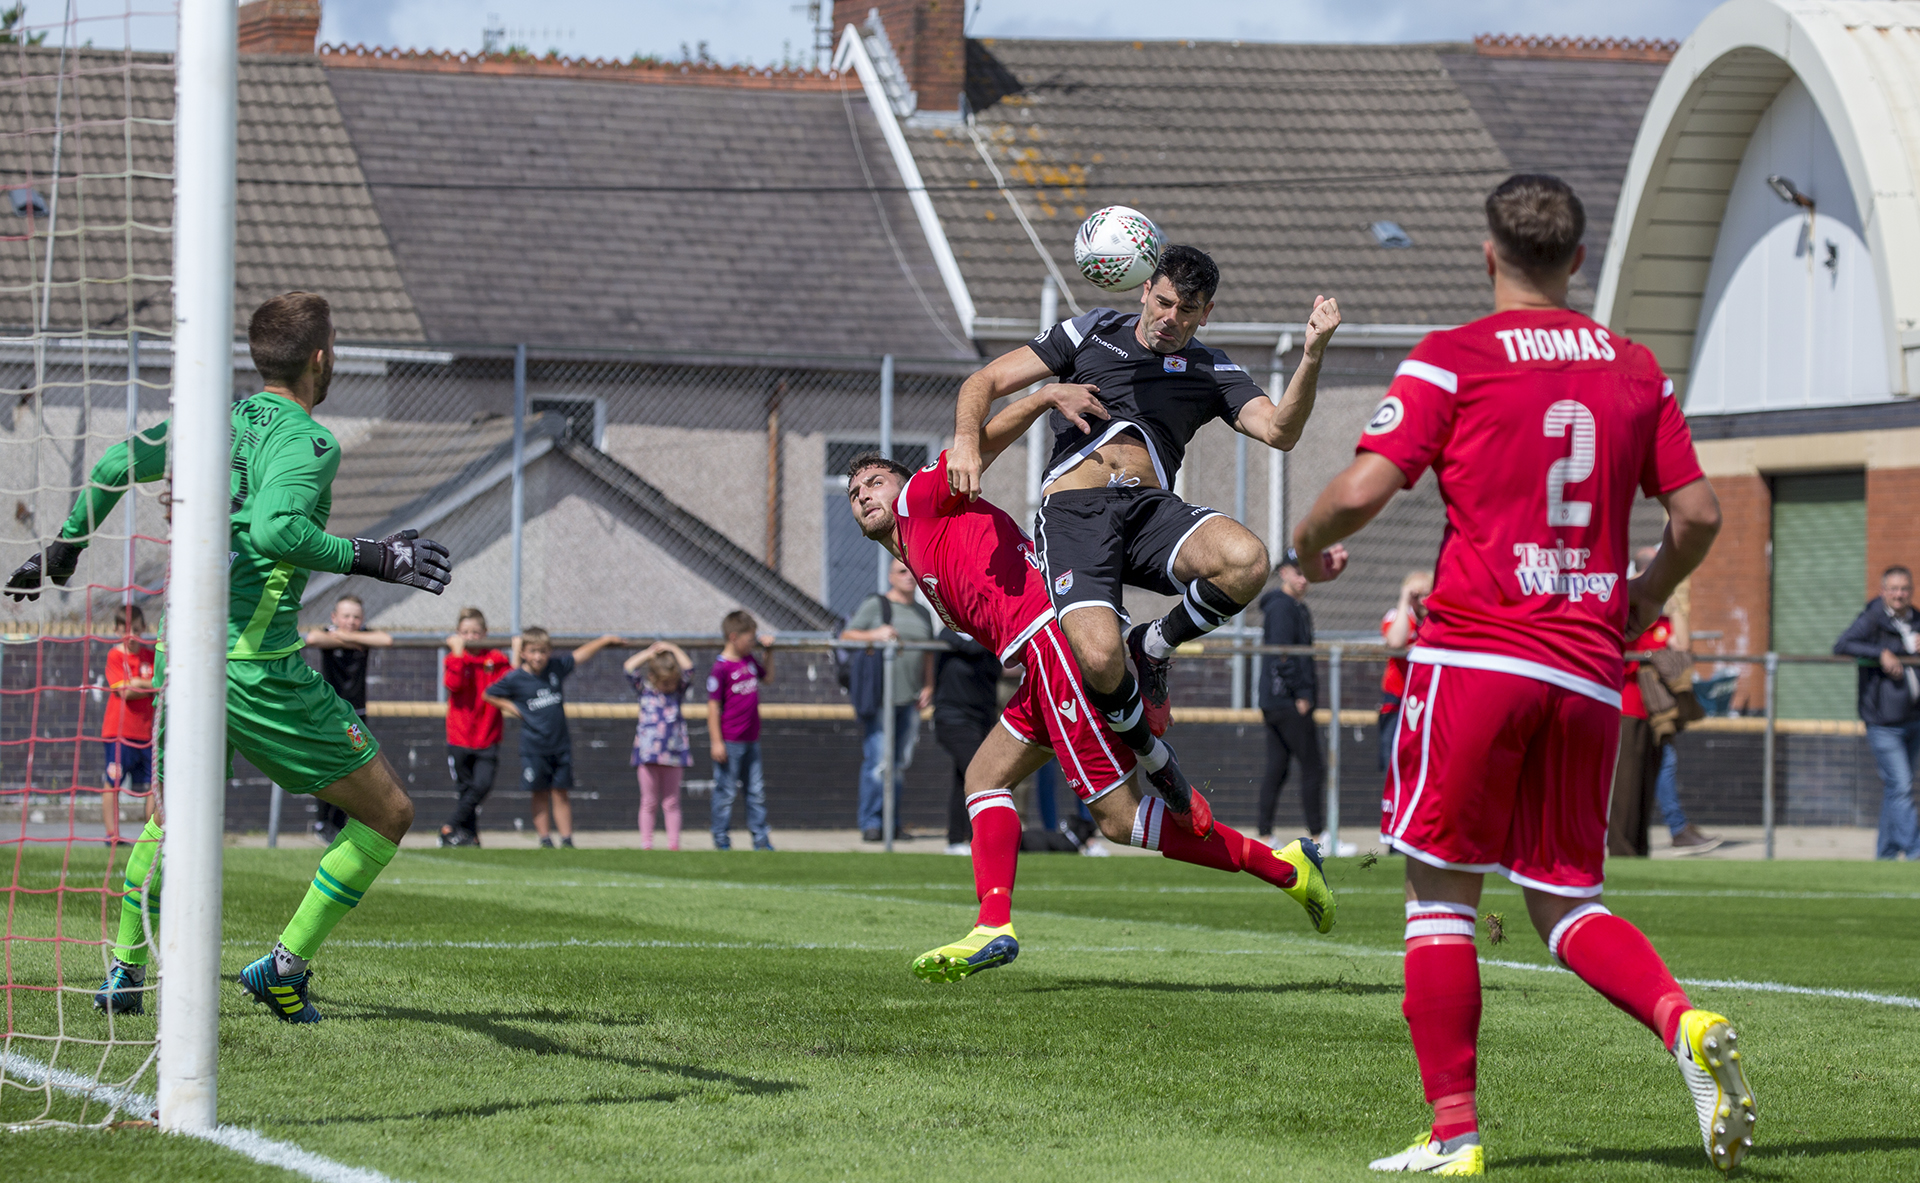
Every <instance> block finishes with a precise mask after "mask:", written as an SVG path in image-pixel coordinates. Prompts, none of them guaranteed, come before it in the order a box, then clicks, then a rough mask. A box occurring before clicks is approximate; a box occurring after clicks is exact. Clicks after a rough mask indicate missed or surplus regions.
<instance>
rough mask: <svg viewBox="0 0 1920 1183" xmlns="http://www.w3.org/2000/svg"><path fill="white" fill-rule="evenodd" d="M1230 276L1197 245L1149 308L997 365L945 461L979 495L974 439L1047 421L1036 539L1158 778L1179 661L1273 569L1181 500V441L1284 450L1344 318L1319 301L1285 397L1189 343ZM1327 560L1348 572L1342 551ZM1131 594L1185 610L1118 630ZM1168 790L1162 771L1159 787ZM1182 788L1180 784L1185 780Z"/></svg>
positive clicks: (1241, 539)
mask: <svg viewBox="0 0 1920 1183" xmlns="http://www.w3.org/2000/svg"><path fill="white" fill-rule="evenodd" d="M1219 280H1220V273H1219V270H1218V268H1216V267H1215V266H1214V263H1213V260H1212V259H1210V258H1208V257H1207V255H1206V254H1205V253H1204V252H1202V251H1199V250H1197V249H1195V248H1193V247H1188V246H1172V247H1169V248H1167V250H1166V251H1165V252H1164V253H1163V254H1162V255H1161V257H1160V263H1159V266H1158V267H1157V268H1156V269H1155V271H1154V273H1153V277H1152V279H1150V280H1149V281H1148V283H1147V284H1146V285H1145V286H1144V287H1143V289H1142V291H1141V297H1140V309H1139V311H1138V312H1121V311H1117V310H1115V309H1111V308H1096V309H1094V310H1093V311H1091V312H1087V313H1085V314H1083V315H1080V316H1077V317H1075V318H1073V319H1072V320H1069V321H1065V322H1062V323H1061V324H1058V325H1054V326H1053V327H1051V328H1049V329H1047V330H1046V331H1044V332H1042V333H1041V334H1040V335H1039V336H1037V337H1035V338H1034V339H1033V340H1032V341H1031V342H1029V343H1028V344H1026V345H1023V346H1021V347H1019V348H1017V349H1015V350H1013V351H1012V352H1010V353H1007V354H1004V355H1002V356H1001V357H998V358H996V359H994V361H992V362H991V363H989V364H988V365H987V366H986V367H985V368H984V369H982V370H980V371H979V372H978V373H976V374H974V375H973V376H972V377H970V378H968V379H967V381H966V383H965V384H963V385H962V386H961V389H960V397H959V406H958V409H957V411H956V414H955V422H954V446H953V449H952V452H951V453H950V455H949V457H948V477H949V480H950V481H951V482H952V485H953V489H954V491H955V492H956V493H963V494H968V495H971V496H978V494H979V472H980V468H981V465H980V462H979V455H980V446H981V442H982V441H983V440H985V439H987V438H989V437H992V438H994V439H1001V438H1003V437H1006V436H1008V435H1009V434H1010V433H1012V432H1014V431H1017V430H1024V429H1025V427H1026V426H1027V425H1028V424H1030V423H1031V422H1033V421H1034V420H1035V419H1037V418H1038V417H1039V415H1040V414H1041V413H1043V410H1044V413H1046V414H1047V418H1048V421H1049V425H1050V427H1051V428H1052V432H1053V450H1052V455H1051V457H1050V459H1049V460H1048V464H1047V472H1046V480H1045V488H1044V492H1045V500H1044V502H1043V503H1042V505H1041V508H1040V511H1039V514H1038V516H1037V517H1036V518H1035V520H1034V541H1035V543H1036V545H1037V547H1038V550H1039V554H1040V558H1041V561H1042V563H1043V565H1044V569H1045V572H1046V576H1047V585H1048V588H1049V590H1050V592H1051V594H1052V596H1053V603H1054V610H1055V612H1056V613H1057V614H1058V615H1059V618H1060V625H1061V630H1062V631H1063V632H1065V633H1066V635H1067V638H1068V641H1069V642H1070V643H1071V644H1072V646H1073V651H1074V656H1075V657H1076V658H1077V659H1078V661H1079V664H1080V667H1081V671H1082V673H1083V675H1084V677H1085V680H1086V686H1087V690H1088V692H1089V698H1090V699H1091V700H1092V701H1093V703H1094V705H1095V706H1097V707H1098V708H1099V709H1100V710H1101V712H1102V713H1103V714H1104V715H1105V716H1106V717H1107V720H1108V723H1109V725H1110V727H1111V728H1112V729H1113V730H1114V731H1115V733H1117V734H1119V735H1120V736H1121V737H1122V738H1123V739H1125V740H1126V742H1127V743H1128V745H1129V746H1131V747H1133V748H1134V749H1135V751H1137V752H1139V753H1140V754H1141V756H1142V762H1143V764H1144V765H1145V766H1146V767H1148V768H1149V770H1152V769H1153V768H1154V767H1155V762H1156V760H1159V759H1161V757H1162V754H1163V753H1164V754H1165V755H1167V756H1170V755H1171V753H1170V752H1167V751H1166V749H1165V745H1164V744H1162V743H1160V742H1159V741H1157V739H1156V738H1155V737H1157V736H1158V735H1160V734H1162V733H1163V732H1164V731H1165V730H1166V719H1167V711H1168V704H1167V692H1166V674H1167V666H1168V664H1169V662H1170V659H1171V657H1172V654H1173V651H1174V650H1175V649H1176V648H1178V647H1179V646H1180V645H1182V644H1184V643H1186V642H1187V641H1191V640H1194V639H1196V638H1198V637H1201V636H1204V635H1206V634H1207V633H1209V632H1211V631H1213V630H1214V629H1216V628H1218V627H1220V626H1221V625H1222V624H1225V623H1226V622H1227V621H1228V620H1231V619H1232V618H1233V617H1234V616H1236V615H1238V614H1239V613H1240V611H1241V610H1242V609H1243V608H1245V607H1246V606H1247V605H1248V604H1249V603H1251V602H1252V601H1253V599H1254V597H1255V596H1257V595H1258V594H1259V592H1260V589H1261V587H1262V585H1263V584H1264V583H1265V582H1266V579H1267V575H1268V569H1267V563H1268V558H1267V549H1266V547H1265V545H1263V544H1262V543H1261V541H1260V540H1259V538H1257V537H1255V536H1254V534H1253V533H1252V532H1251V531H1249V530H1248V529H1247V528H1246V527H1245V526H1243V525H1241V524H1240V523H1239V522H1236V521H1234V520H1233V519H1232V518H1230V517H1228V516H1227V515H1225V514H1222V513H1220V512H1218V511H1216V510H1213V509H1209V508H1207V507H1205V506H1195V505H1188V504H1187V503H1186V502H1184V501H1182V500H1181V499H1180V497H1179V496H1177V495H1176V494H1175V493H1173V492H1172V489H1173V483H1174V478H1175V476H1176V475H1177V474H1178V472H1179V470H1180V465H1181V463H1182V462H1183V461H1184V459H1185V457H1186V450H1187V445H1188V444H1190V443H1191V442H1192V440H1193V437H1194V434H1195V433H1196V432H1198V431H1199V430H1200V428H1202V427H1204V426H1205V425H1206V424H1207V423H1209V422H1211V421H1212V420H1215V419H1220V420H1224V421H1225V422H1226V423H1227V424H1228V425H1230V426H1231V427H1233V429H1234V430H1235V431H1238V432H1240V433H1241V434H1242V435H1246V436H1248V437H1250V438H1252V439H1255V440H1258V441H1260V442H1261V443H1264V444H1266V445H1268V446H1269V447H1274V448H1279V449H1281V450H1282V451H1285V450H1289V449H1291V448H1292V447H1293V445H1294V443H1295V442H1297V441H1298V440H1299V438H1300V433H1301V431H1302V430H1303V429H1304V428H1305V427H1306V422H1307V418H1308V416H1309V415H1310V414H1311V413H1312V410H1313V401H1314V393H1315V389H1316V386H1317V384H1318V381H1319V373H1320V363H1321V359H1322V357H1323V356H1324V354H1325V351H1326V347H1327V342H1328V340H1329V339H1330V338H1331V337H1332V335H1333V332H1334V330H1335V329H1337V328H1338V327H1339V325H1340V309H1339V305H1338V304H1337V303H1336V302H1335V301H1334V300H1332V299H1329V298H1325V297H1316V298H1315V300H1314V306H1313V310H1312V313H1311V315H1310V316H1309V319H1308V322H1307V331H1306V333H1305V337H1304V352H1303V358H1302V361H1301V364H1300V366H1299V368H1298V369H1297V370H1295V371H1294V374H1293V377H1292V380H1291V381H1290V382H1289V383H1288V385H1287V390H1286V393H1285V394H1284V396H1282V397H1281V398H1280V399H1279V400H1277V401H1276V400H1274V399H1272V398H1270V397H1269V396H1268V395H1267V393H1266V392H1265V391H1264V390H1262V389H1261V388H1260V386H1259V385H1258V384H1257V383H1255V382H1254V380H1253V378H1252V376H1251V375H1249V374H1248V373H1247V372H1246V371H1245V370H1244V369H1242V368H1241V367H1240V366H1239V365H1238V364H1236V363H1235V362H1234V361H1233V360H1232V358H1230V357H1229V356H1228V355H1227V354H1225V353H1223V352H1221V351H1220V350H1218V349H1214V348H1211V347H1209V346H1207V345H1205V344H1203V343H1201V342H1199V341H1197V340H1195V339H1194V337H1195V334H1196V333H1197V332H1198V331H1199V329H1200V327H1201V326H1202V325H1204V324H1205V323H1206V320H1207V316H1208V315H1209V314H1210V313H1211V312H1212V310H1213V295H1214V291H1215V289H1216V288H1217V287H1218V286H1219ZM1036 382H1047V383H1048V385H1047V386H1045V387H1043V388H1042V389H1041V390H1040V391H1039V392H1037V393H1036V395H1035V396H1034V397H1032V398H1027V399H1021V400H1019V401H1018V402H1016V403H1015V404H1014V405H1011V406H1009V407H1007V408H1006V409H1005V410H1003V411H1002V412H1001V414H1000V415H999V416H996V417H995V418H994V419H993V421H992V422H990V423H989V422H988V421H987V413H988V411H989V410H990V408H991V407H992V404H993V402H994V401H995V400H997V399H1000V398H1003V397H1006V396H1008V395H1011V394H1014V393H1016V392H1018V391H1020V390H1021V389H1023V388H1025V387H1027V386H1030V385H1032V384H1033V383H1036ZM1330 560H1331V561H1333V562H1335V563H1337V564H1340V565H1344V560H1345V552H1344V551H1342V552H1340V554H1338V555H1335V556H1330ZM1124 584H1131V585H1133V586H1135V587H1141V588H1146V589H1148V590H1150V591H1156V592H1160V593H1162V594H1165V595H1177V596H1179V597H1181V603H1180V604H1179V605H1178V606H1176V607H1175V608H1174V609H1173V610H1172V611H1171V612H1169V613H1168V614H1167V615H1166V616H1163V617H1161V618H1160V619H1159V620H1155V621H1150V622H1147V623H1144V624H1140V625H1138V626H1135V627H1133V628H1132V629H1131V630H1129V631H1128V632H1127V633H1126V634H1125V636H1124V637H1123V636H1122V633H1121V628H1122V624H1123V622H1124V620H1125V617H1124V613H1123V610H1122V607H1121V587H1122V585H1124ZM1129 656H1131V657H1132V658H1133V664H1134V667H1135V668H1136V669H1137V670H1138V671H1139V678H1138V679H1137V680H1136V678H1135V677H1134V675H1133V673H1131V672H1129V671H1128V669H1127V661H1126V659H1127V657H1129ZM1163 779H1166V778H1165V777H1156V778H1154V780H1155V785H1156V787H1161V786H1160V782H1161V780H1163ZM1173 779H1175V780H1179V778H1178V773H1177V770H1176V771H1175V772H1174V773H1173ZM1176 789H1177V791H1184V781H1180V783H1179V785H1178V786H1176ZM1169 804H1175V805H1176V806H1177V802H1176V801H1174V800H1172V799H1171V798H1170V800H1169Z"/></svg>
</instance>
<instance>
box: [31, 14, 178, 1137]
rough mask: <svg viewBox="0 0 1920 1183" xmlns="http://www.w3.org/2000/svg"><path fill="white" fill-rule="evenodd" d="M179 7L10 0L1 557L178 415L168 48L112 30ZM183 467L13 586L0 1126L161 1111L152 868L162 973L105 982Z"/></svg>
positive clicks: (146, 34)
mask: <svg viewBox="0 0 1920 1183" xmlns="http://www.w3.org/2000/svg"><path fill="white" fill-rule="evenodd" d="M106 9H112V10H113V11H112V12H111V14H110V15H102V13H103V11H104V10H106ZM147 10H152V11H147ZM173 20H174V15H173V11H172V5H170V4H166V3H164V0H162V2H148V3H145V4H144V5H142V3H141V0H126V2H125V3H124V4H122V3H111V2H110V3H99V2H95V3H82V4H75V3H71V2H65V3H63V0H33V2H32V3H31V5H30V6H22V5H19V4H18V3H17V2H16V0H0V22H4V24H5V28H4V30H3V31H0V178H4V185H5V188H6V193H7V198H8V205H7V207H6V208H4V209H0V575H4V574H5V573H8V572H12V571H14V570H15V569H16V568H17V567H19V565H20V564H21V563H23V562H25V561H27V560H28V559H30V558H31V557H32V556H34V555H36V554H41V553H44V552H45V550H46V548H47V544H48V543H49V542H50V541H52V540H54V539H56V538H58V537H60V536H61V532H62V526H63V523H65V522H66V520H67V518H68V514H69V510H70V509H71V508H72V507H73V506H74V505H75V504H76V503H77V502H78V503H80V504H85V503H86V502H87V498H85V497H84V496H83V494H85V492H86V491H87V486H88V484H89V479H90V474H92V473H94V471H95V468H96V466H97V465H100V462H101V461H102V460H103V458H109V457H110V456H111V455H112V454H113V453H114V452H115V450H116V449H117V450H119V451H120V452H121V453H122V454H124V453H125V452H126V451H127V450H128V449H129V447H130V443H129V441H130V437H132V436H133V434H134V433H135V432H136V431H139V430H143V429H147V428H151V427H153V426H154V425H156V424H158V423H159V422H160V421H161V420H163V419H165V418H166V417H167V412H168V398H169V388H170V385H171V374H172V349H171V342H170V340H169V334H170V332H171V327H172V317H173V311H172V305H171V299H170V284H171V279H170V274H171V270H172V262H171V260H172V253H173V252H172V231H171V226H170V223H171V219H172V196H171V188H172V176H171V172H172V166H171V162H172V158H173V150H172V142H173V127H172V124H173V106H174V95H173V83H174V79H173V66H172V60H171V56H170V55H169V54H165V53H155V52H134V51H131V50H129V49H125V48H119V49H110V48H99V47H101V46H112V45H121V46H125V45H130V44H134V43H144V44H156V43H158V44H163V45H164V44H166V43H167V42H168V41H169V40H170V37H171V28H172V22H173ZM111 468H112V465H111V464H108V465H105V466H102V471H108V470H111ZM165 488H166V483H165V482H162V481H156V482H152V483H147V484H134V485H133V487H132V489H131V491H130V492H128V493H127V495H126V496H124V497H123V498H122V499H121V500H120V501H119V504H118V505H116V506H114V507H113V508H112V509H111V510H110V511H106V512H102V513H100V514H98V515H97V516H98V517H99V520H86V519H87V518H88V517H89V515H88V514H87V513H85V512H83V513H82V514H81V518H82V521H81V524H80V529H81V532H83V533H85V534H86V535H87V536H88V546H87V549H86V551H85V553H84V554H83V555H82V556H81V558H80V561H79V565H78V569H77V572H76V573H75V574H74V576H73V577H72V579H71V581H70V582H69V583H68V585H67V586H66V587H65V588H48V589H47V590H46V592H45V593H44V594H41V595H40V596H39V597H38V598H37V599H34V600H23V601H16V600H14V599H13V598H7V599H4V600H0V631H3V632H4V637H3V638H0V640H3V641H4V644H0V654H3V656H0V860H4V862H3V863H0V894H3V895H4V899H0V910H3V912H4V915H0V962H3V964H0V973H3V974H4V977H3V979H0V1006H3V1007H4V1012H5V1013H4V1016H0V1021H4V1024H5V1027H4V1032H5V1033H4V1042H3V1043H0V1126H7V1127H12V1128H24V1127H32V1126H50V1125H67V1126H98V1125H104V1124H108V1123H111V1122H114V1121H117V1120H122V1119H125V1118H134V1119H145V1118H147V1117H148V1116H149V1113H147V1112H128V1110H129V1109H130V1108H133V1107H136V1105H137V1102H136V1101H135V1100H134V1098H136V1097H138V1096H139V1095H140V1094H141V1093H143V1092H148V1091H150V1089H151V1084H152V1080H151V1071H152V1068H153V1065H154V1063H155V1058H156V1052H157V1041H156V1036H155V1023H156V1018H157V1016H156V1012H157V1009H158V1007H157V998H158V992H157V986H158V983H159V970H160V967H159V966H158V964H157V962H158V958H157V957H156V956H153V955H151V954H152V948H153V937H154V935H155V931H156V930H157V929H158V927H159V925H158V920H159V912H158V900H159V883H158V882H157V878H158V877H157V876H151V877H143V879H146V880H148V881H146V882H143V883H141V884H135V885H133V887H132V891H131V895H132V897H133V898H132V910H131V913H130V914H131V915H133V916H135V917H137V918H141V920H140V922H139V923H136V924H134V925H133V926H132V927H133V930H134V932H135V934H136V935H135V936H134V939H133V940H132V941H131V942H130V943H129V944H128V945H126V946H125V947H123V949H122V952H123V954H126V955H127V956H128V960H129V961H137V962H142V963H145V964H146V971H145V978H144V982H142V983H140V984H139V985H138V986H137V987H133V988H131V989H129V990H127V991H126V992H124V993H123V994H122V995H121V998H122V999H123V1001H122V1003H121V1006H122V1007H124V1008H125V1009H124V1010H120V1009H117V1008H109V1009H107V1010H105V1011H102V1010H100V1009H97V1008H96V1006H95V994H96V992H98V991H100V990H101V988H102V986H103V984H104V983H105V982H106V981H107V974H108V970H109V968H110V966H111V965H112V963H113V960H114V946H115V944H116V942H118V941H121V940H122V929H121V918H122V914H123V900H122V897H123V894H126V892H127V880H128V870H129V864H130V863H131V862H133V861H134V855H135V852H136V851H137V850H138V849H139V848H138V847H137V846H136V845H135V843H137V842H138V840H139V839H140V837H141V834H142V829H143V826H144V824H145V819H146V817H147V815H148V814H149V813H150V812H151V804H152V802H153V795H152V782H153V776H152V772H153V769H154V764H155V760H154V758H153V757H154V754H155V753H154V750H153V749H154V741H153V735H154V731H153V726H152V718H153V714H154V703H155V702H156V701H157V700H156V698H155V696H154V694H153V692H152V690H151V689H150V687H151V678H152V662H153V657H152V650H153V644H154V640H155V637H154V629H155V627H156V626H157V625H158V624H159V622H160V616H161V604H162V597H163V587H162V585H163V584H164V582H165V578H166V569H167V544H166V537H167V524H166V517H165V512H164V505H163V501H164V489H165ZM69 533H71V530H70V531H69ZM109 741H113V744H114V746H113V747H111V749H110V748H109ZM136 1002H137V1005H134V1004H135V1003H136ZM139 1107H142V1108H144V1106H139Z"/></svg>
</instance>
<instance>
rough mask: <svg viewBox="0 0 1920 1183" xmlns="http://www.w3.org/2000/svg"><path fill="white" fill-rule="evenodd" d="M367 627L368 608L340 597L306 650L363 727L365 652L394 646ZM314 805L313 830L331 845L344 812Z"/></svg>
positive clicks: (324, 803)
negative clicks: (317, 653)
mask: <svg viewBox="0 0 1920 1183" xmlns="http://www.w3.org/2000/svg"><path fill="white" fill-rule="evenodd" d="M366 623H367V607H366V605H365V604H363V603H361V602H360V597H359V596H341V597H340V598H339V599H337V600H335V601H334V602H333V615H332V616H331V617H329V618H328V620H327V627H325V628H316V629H309V630H307V648H309V649H318V650H319V651H320V676H321V677H322V678H324V679H326V682H327V685H329V686H331V687H333V690H334V693H335V694H338V695H339V696H340V697H341V698H343V699H345V700H346V703H347V705H348V706H350V707H352V708H353V713H354V714H356V715H358V716H360V722H361V723H363V724H364V723H365V722H366V721H367V650H369V649H387V648H390V647H392V645H393V634H391V633H387V632H382V631H380V630H378V629H376V630H374V631H371V632H369V631H367V628H366ZM314 805H315V807H316V808H317V809H318V810H319V813H320V816H319V817H318V818H316V819H315V821H314V824H313V828H314V829H315V830H316V831H317V832H318V833H319V835H320V837H321V838H322V839H323V840H325V841H327V842H331V841H333V838H334V835H336V834H338V833H339V832H340V827H342V826H344V825H346V824H347V811H346V810H344V809H342V808H340V807H339V806H338V805H335V804H333V803H331V802H328V801H322V800H320V799H319V798H318V797H315V798H314Z"/></svg>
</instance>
